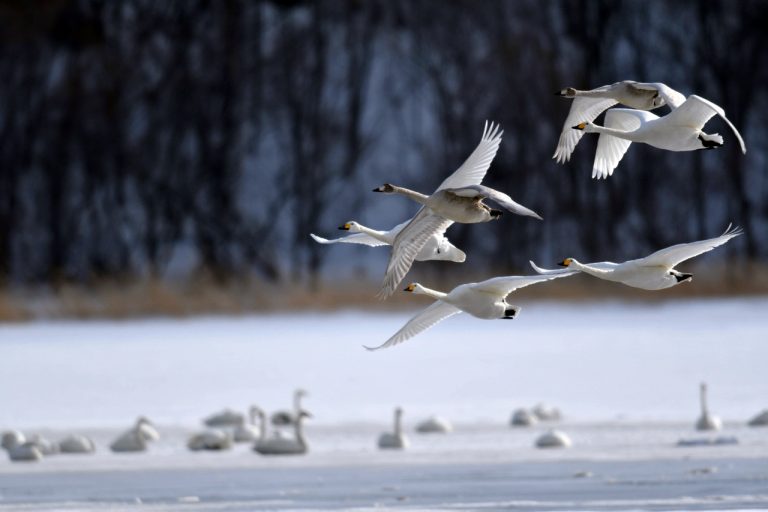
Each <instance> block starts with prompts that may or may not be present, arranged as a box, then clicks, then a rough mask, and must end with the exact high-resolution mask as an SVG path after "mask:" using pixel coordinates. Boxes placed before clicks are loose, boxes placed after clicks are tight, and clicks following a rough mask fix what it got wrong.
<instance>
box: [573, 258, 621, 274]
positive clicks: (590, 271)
mask: <svg viewBox="0 0 768 512" xmlns="http://www.w3.org/2000/svg"><path fill="white" fill-rule="evenodd" d="M568 268H573V269H576V270H578V271H580V272H584V273H585V274H589V275H592V276H595V277H605V275H606V274H610V273H611V272H610V270H602V269H599V268H595V267H591V266H589V265H584V264H582V263H579V262H578V261H576V260H574V259H572V260H571V264H570V265H568Z"/></svg>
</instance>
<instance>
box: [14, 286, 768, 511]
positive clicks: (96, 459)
mask: <svg viewBox="0 0 768 512" xmlns="http://www.w3.org/2000/svg"><path fill="white" fill-rule="evenodd" d="M424 304H426V302H425V303H424ZM421 305H422V304H421V303H419V305H418V306H415V307H421ZM766 310H768V299H766V298H754V299H738V300H737V299H733V300H716V301H715V300H700V301H693V302H667V303H648V304H645V303H631V304H621V303H607V302H606V303H547V302H532V303H525V304H523V311H522V312H521V314H520V316H519V317H518V318H517V319H515V320H514V321H511V322H509V321H505V322H496V321H482V320H477V319H474V318H471V317H468V316H459V317H455V318H452V319H449V320H446V321H445V322H443V323H442V324H439V325H438V326H436V327H434V328H433V329H431V330H430V331H428V332H426V333H424V334H422V335H420V336H419V337H417V338H415V339H413V340H410V341H408V342H406V343H405V344H403V345H400V346H397V347H394V348H391V349H388V350H385V351H379V352H375V353H369V352H367V351H365V350H363V349H362V348H361V347H360V345H362V344H368V345H377V344H379V343H381V342H383V341H384V340H386V338H387V337H388V336H389V335H390V334H392V333H394V332H395V331H396V330H397V329H398V328H399V327H400V326H401V325H402V323H403V322H404V321H405V320H407V318H408V317H409V316H410V315H406V314H370V313H359V312H354V311H348V312H341V313H338V314H331V315H325V314H317V313H311V314H305V315H274V316H263V317H260V316H250V317H238V318H205V319H194V320H165V319H154V320H146V321H130V322H42V323H34V324H28V325H6V326H2V327H0V360H1V361H2V373H0V404H2V407H0V430H5V429H8V428H15V429H19V430H23V431H25V432H28V433H33V432H36V433H40V434H43V435H45V436H46V437H48V438H52V439H57V438H59V437H63V436H64V435H66V434H67V433H70V432H75V433H84V434H87V435H90V436H92V438H93V439H94V440H95V441H96V444H97V449H98V450H97V453H96V454H95V455H90V456H74V455H69V456H64V455H60V456H54V457H51V458H46V459H44V460H43V461H41V462H38V463H31V464H21V463H11V462H10V461H8V460H7V459H5V458H0V510H84V511H91V510H102V509H108V510H211V511H214V510H215V511H219V510H226V511H233V510H257V509H258V510H263V509H275V510H285V509H304V510H307V509H368V508H374V507H375V508H378V509H381V508H385V509H386V508H405V509H410V510H464V509H482V510H493V509H506V510H509V509H531V510H575V509H578V510H617V509H619V510H627V509H632V510H639V509H643V510H673V509H674V510H681V509H697V510H700V509H739V508H768V428H749V427H747V426H746V425H745V422H746V421H747V420H748V419H749V418H750V417H752V416H754V415H755V414H757V413H758V412H759V411H761V410H763V409H765V408H768V372H767V371H766V361H768V314H766ZM701 381H706V382H707V383H708V385H709V403H710V409H711V411H712V412H713V413H715V414H717V415H719V416H721V417H722V418H723V419H724V422H725V428H724V430H723V431H722V432H721V433H719V434H711V435H709V436H707V435H706V434H704V435H702V434H697V433H696V432H695V431H694V430H693V422H694V421H695V419H696V418H697V416H698V414H699V405H698V384H699V382H701ZM296 387H302V388H305V389H307V390H308V391H309V393H310V394H309V396H308V397H307V399H306V400H305V408H306V409H308V410H310V411H311V412H312V414H313V418H312V419H311V420H309V421H308V422H307V424H306V432H307V437H308V440H309V443H310V454H309V455H307V456H304V457H296V458H269V457H262V456H259V455H257V454H255V453H253V452H252V451H250V450H249V447H248V446H242V445H240V446H237V447H235V449H233V450H232V451H229V452H223V453H191V452H189V451H187V450H186V448H185V440H186V437H187V436H188V435H189V434H190V433H191V432H192V431H194V429H196V428H197V427H198V426H199V425H200V418H202V417H203V416H206V415H207V414H209V413H212V412H215V411H218V410H220V409H222V408H223V407H232V408H237V409H240V410H243V411H245V410H246V409H247V407H248V406H249V405H250V404H252V403H253V404H258V405H260V406H261V407H262V408H264V409H266V410H267V411H272V410H275V409H278V408H280V409H286V408H289V407H290V400H291V393H292V391H293V389H294V388H296ZM538 402H547V403H549V404H552V405H555V406H558V407H559V408H560V409H561V410H562V411H563V413H564V415H565V419H564V420H563V421H562V422H560V423H559V424H558V425H557V427H558V428H559V429H561V430H563V431H565V432H567V433H568V434H569V435H570V437H571V438H572V439H573V442H574V446H573V447H572V448H569V449H566V450H554V451H543V450H537V449H536V448H534V447H533V442H534V440H535V438H536V437H537V435H538V434H540V433H541V432H543V431H545V430H546V428H547V427H546V426H541V425H540V426H536V427H533V428H529V429H525V428H524V429H512V428H510V427H509V426H508V421H509V416H510V413H511V412H512V410H513V409H515V408H518V407H526V406H532V405H534V404H536V403H538ZM396 405H400V406H402V407H403V408H404V410H405V418H404V422H405V429H406V432H407V433H408V436H409V437H410V440H411V445H412V446H411V448H410V449H409V450H407V451H405V452H402V453H383V452H380V451H378V450H377V449H376V447H375V446H376V438H377V436H378V434H379V433H380V432H382V431H384V430H389V429H391V414H392V409H393V407H394V406H396ZM141 414H143V415H146V416H148V417H149V418H150V419H152V420H153V421H154V422H155V423H156V424H157V425H158V427H159V429H160V430H161V434H162V436H163V437H162V439H161V440H160V441H158V442H157V443H156V444H154V445H152V446H151V448H150V451H149V452H147V453H144V454H137V455H118V454H112V453H110V452H109V450H108V449H107V445H108V444H109V442H110V441H111V439H113V438H114V437H115V436H116V435H118V434H119V433H120V431H122V430H124V429H125V428H127V427H128V426H129V425H130V424H132V422H133V421H134V420H135V418H136V417H137V416H138V415H141ZM430 414H439V415H441V416H444V417H446V418H448V419H450V420H451V421H453V423H454V425H455V428H456V431H455V432H454V433H452V434H449V435H444V436H439V435H438V436H437V437H435V436H423V435H418V434H416V433H415V432H413V426H414V424H415V423H416V422H417V421H418V420H420V419H423V418H424V417H426V416H428V415H430ZM714 435H724V436H734V437H736V438H737V439H738V441H739V443H738V444H736V445H729V446H717V447H685V448H683V447H678V446H676V442H677V441H678V440H679V439H682V438H699V437H713V436H714Z"/></svg>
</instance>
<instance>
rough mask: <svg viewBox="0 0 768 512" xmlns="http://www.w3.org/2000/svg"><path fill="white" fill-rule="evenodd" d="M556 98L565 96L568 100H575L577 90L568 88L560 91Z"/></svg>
mask: <svg viewBox="0 0 768 512" xmlns="http://www.w3.org/2000/svg"><path fill="white" fill-rule="evenodd" d="M555 96H564V97H566V98H575V97H576V89H574V88H573V87H566V88H565V89H560V90H559V91H557V92H556V93H555Z"/></svg>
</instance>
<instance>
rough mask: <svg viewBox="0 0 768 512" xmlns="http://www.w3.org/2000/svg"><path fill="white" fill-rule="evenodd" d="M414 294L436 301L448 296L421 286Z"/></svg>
mask: <svg viewBox="0 0 768 512" xmlns="http://www.w3.org/2000/svg"><path fill="white" fill-rule="evenodd" d="M413 292H414V293H416V294H419V295H427V296H429V297H432V298H433V299H436V300H441V299H443V298H444V297H445V296H446V295H448V294H447V293H443V292H439V291H437V290H433V289H431V288H427V287H426V286H421V285H419V286H418V287H417V288H416V289H415V290H414V291H413Z"/></svg>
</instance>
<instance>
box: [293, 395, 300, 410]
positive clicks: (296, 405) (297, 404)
mask: <svg viewBox="0 0 768 512" xmlns="http://www.w3.org/2000/svg"><path fill="white" fill-rule="evenodd" d="M293 410H294V411H296V414H297V415H298V414H299V411H301V393H299V392H296V393H294V394H293Z"/></svg>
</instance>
